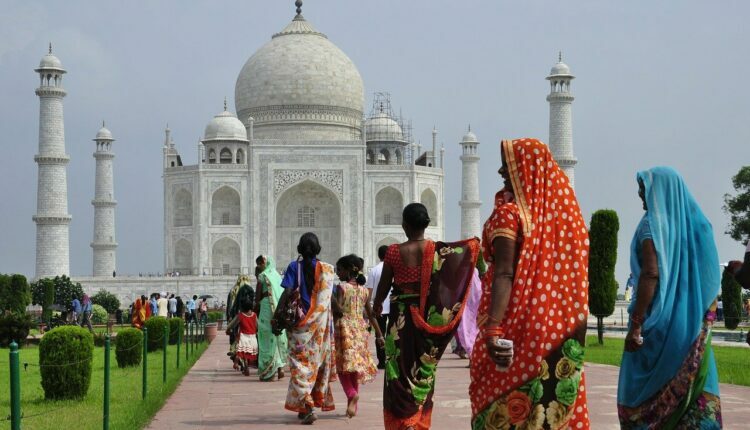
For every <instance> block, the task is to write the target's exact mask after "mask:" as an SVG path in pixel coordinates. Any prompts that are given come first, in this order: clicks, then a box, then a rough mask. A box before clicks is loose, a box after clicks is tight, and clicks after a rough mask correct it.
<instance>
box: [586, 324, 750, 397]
mask: <svg viewBox="0 0 750 430" xmlns="http://www.w3.org/2000/svg"><path fill="white" fill-rule="evenodd" d="M624 342H625V340H624V339H621V338H614V337H605V338H604V345H603V346H602V345H599V343H598V341H597V339H596V336H588V337H587V338H586V361H588V362H591V363H600V364H611V365H613V366H619V365H620V360H621V358H622V351H623V345H624ZM713 349H714V356H715V357H716V367H717V368H718V370H719V382H723V383H726V384H736V385H744V386H748V387H750V368H748V365H747V363H748V361H750V349H749V348H744V347H732V346H714V347H713Z"/></svg>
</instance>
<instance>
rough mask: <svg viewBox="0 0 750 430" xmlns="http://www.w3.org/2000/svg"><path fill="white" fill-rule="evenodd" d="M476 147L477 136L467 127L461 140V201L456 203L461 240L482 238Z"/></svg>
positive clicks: (477, 144)
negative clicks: (459, 216) (458, 210)
mask: <svg viewBox="0 0 750 430" xmlns="http://www.w3.org/2000/svg"><path fill="white" fill-rule="evenodd" d="M478 146H479V141H478V140H477V136H476V135H475V134H474V133H472V131H471V126H469V131H468V132H467V133H466V134H465V135H464V138H463V139H461V148H462V149H463V153H462V155H461V168H462V169H461V201H459V202H458V205H459V206H461V239H468V238H471V237H481V236H482V219H481V214H480V213H479V208H480V207H481V206H482V202H481V200H479V155H478V152H477V147H478Z"/></svg>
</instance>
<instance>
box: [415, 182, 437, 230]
mask: <svg viewBox="0 0 750 430" xmlns="http://www.w3.org/2000/svg"><path fill="white" fill-rule="evenodd" d="M419 201H420V203H422V204H423V205H424V206H425V207H426V208H427V213H429V214H430V226H436V225H439V224H440V222H439V220H438V216H439V215H440V214H439V213H438V200H437V196H435V192H434V191H432V190H431V189H429V188H427V189H425V190H424V191H422V195H421V196H420V198H419Z"/></svg>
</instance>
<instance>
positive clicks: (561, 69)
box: [549, 61, 570, 76]
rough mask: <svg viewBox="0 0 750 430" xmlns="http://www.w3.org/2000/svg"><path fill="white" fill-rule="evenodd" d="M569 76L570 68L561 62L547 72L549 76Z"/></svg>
mask: <svg viewBox="0 0 750 430" xmlns="http://www.w3.org/2000/svg"><path fill="white" fill-rule="evenodd" d="M569 74H570V67H568V65H567V64H565V63H563V62H562V61H560V62H559V63H557V64H555V65H554V66H553V67H552V70H550V72H549V75H550V76H557V75H569Z"/></svg>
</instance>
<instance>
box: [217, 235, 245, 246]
mask: <svg viewBox="0 0 750 430" xmlns="http://www.w3.org/2000/svg"><path fill="white" fill-rule="evenodd" d="M224 238H229V239H232V240H233V241H235V242H237V245H239V246H242V233H211V246H212V247H213V246H214V245H215V244H216V242H218V241H220V240H221V239H224Z"/></svg>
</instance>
